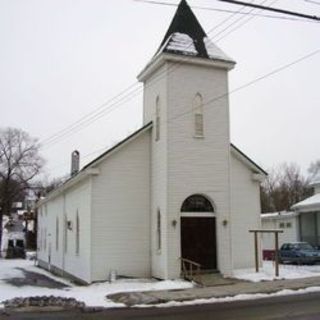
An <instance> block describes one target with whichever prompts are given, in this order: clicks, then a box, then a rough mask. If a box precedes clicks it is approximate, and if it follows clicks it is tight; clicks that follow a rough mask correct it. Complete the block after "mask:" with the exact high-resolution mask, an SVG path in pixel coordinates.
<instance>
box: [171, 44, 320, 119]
mask: <svg viewBox="0 0 320 320" xmlns="http://www.w3.org/2000/svg"><path fill="white" fill-rule="evenodd" d="M319 53H320V49H317V50H314V51H312V52H310V53H308V54H306V55H304V56H302V57H300V58H298V59H296V60H293V61H291V62H290V63H287V64H284V65H282V66H280V67H278V68H275V69H273V70H272V71H270V72H268V73H266V74H264V75H262V76H260V77H258V78H255V79H254V80H251V81H249V82H247V83H245V84H243V85H241V86H239V87H237V88H235V89H233V90H231V91H227V92H226V93H223V94H221V95H219V96H217V97H213V98H211V99H209V100H208V101H207V102H205V103H204V104H203V106H207V105H209V104H210V103H211V102H214V101H217V100H220V99H222V98H224V97H226V96H230V95H232V94H234V93H235V92H238V91H240V90H243V89H245V88H247V87H250V86H252V85H253V84H255V83H257V82H259V81H261V80H264V79H266V78H269V77H271V76H273V75H275V74H277V73H279V72H281V71H283V70H286V69H288V68H290V67H292V66H294V65H296V64H298V63H300V62H302V61H304V60H306V59H309V58H311V57H313V56H315V55H316V54H319ZM188 113H192V110H191V111H187V112H183V113H180V114H178V115H177V116H175V117H172V118H171V119H169V120H168V122H169V121H172V120H175V119H177V118H180V117H182V116H184V115H186V114H188Z"/></svg>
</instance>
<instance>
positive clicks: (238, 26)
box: [216, 0, 278, 43]
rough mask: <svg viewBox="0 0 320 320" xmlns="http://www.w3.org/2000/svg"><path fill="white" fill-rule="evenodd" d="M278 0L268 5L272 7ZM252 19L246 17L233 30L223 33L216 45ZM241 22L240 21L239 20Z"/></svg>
mask: <svg viewBox="0 0 320 320" xmlns="http://www.w3.org/2000/svg"><path fill="white" fill-rule="evenodd" d="M277 1H278V0H273V1H272V2H271V4H270V5H273V4H274V3H276V2H277ZM263 3H265V1H263V2H261V3H260V4H263ZM252 10H255V8H253V9H251V10H250V12H251V11H252ZM253 18H254V17H252V16H251V17H250V16H249V17H248V18H247V19H245V20H244V21H242V22H241V23H240V24H238V25H237V26H236V27H235V28H233V29H231V30H230V31H228V32H227V33H225V34H224V35H223V36H221V37H220V38H219V39H217V40H216V43H218V42H220V41H221V40H222V39H224V38H225V37H227V36H228V35H229V34H231V33H233V32H234V31H236V30H238V29H239V28H241V27H242V26H244V25H245V24H247V23H248V22H250V21H251V20H252V19H253ZM239 20H241V19H239Z"/></svg>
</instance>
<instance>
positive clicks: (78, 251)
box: [76, 210, 80, 255]
mask: <svg viewBox="0 0 320 320" xmlns="http://www.w3.org/2000/svg"><path fill="white" fill-rule="evenodd" d="M79 253H80V220H79V212H78V210H77V216H76V254H77V255H78V254H79Z"/></svg>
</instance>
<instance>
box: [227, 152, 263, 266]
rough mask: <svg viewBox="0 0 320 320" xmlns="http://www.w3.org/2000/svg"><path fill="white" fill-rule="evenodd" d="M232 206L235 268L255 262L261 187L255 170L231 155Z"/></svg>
mask: <svg viewBox="0 0 320 320" xmlns="http://www.w3.org/2000/svg"><path fill="white" fill-rule="evenodd" d="M231 208H232V220H231V227H232V254H233V268H234V269H239V268H250V267H253V266H254V242H253V234H252V233H249V230H250V229H260V228H261V219H260V212H261V209H260V188H259V183H258V182H256V181H253V180H252V171H251V170H249V169H248V167H247V166H245V165H244V164H243V163H242V162H241V161H240V160H238V159H237V158H236V157H235V156H234V155H233V154H232V156H231Z"/></svg>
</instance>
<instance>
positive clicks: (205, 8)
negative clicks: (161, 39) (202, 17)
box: [134, 0, 320, 22]
mask: <svg viewBox="0 0 320 320" xmlns="http://www.w3.org/2000/svg"><path fill="white" fill-rule="evenodd" d="M134 1H137V2H145V3H149V4H158V5H164V6H173V7H177V6H178V5H177V4H176V3H172V2H163V1H154V0H134ZM305 1H307V0H305ZM318 4H320V3H318ZM190 7H191V8H192V9H195V10H207V11H216V12H223V13H239V14H241V15H250V16H255V17H263V18H271V19H279V20H288V21H299V22H313V21H310V20H305V19H298V18H293V17H285V16H278V15H271V14H262V13H251V12H238V11H234V10H229V9H221V8H213V7H204V6H190Z"/></svg>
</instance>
